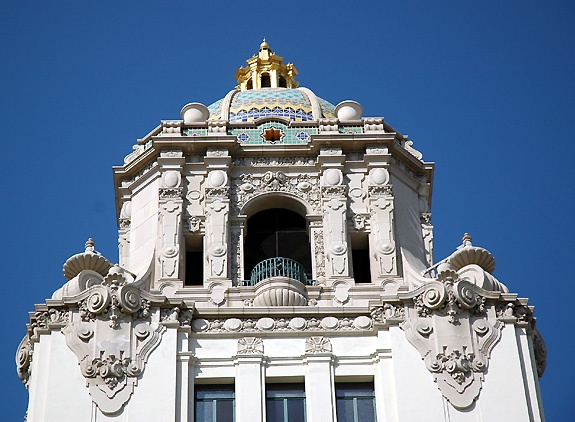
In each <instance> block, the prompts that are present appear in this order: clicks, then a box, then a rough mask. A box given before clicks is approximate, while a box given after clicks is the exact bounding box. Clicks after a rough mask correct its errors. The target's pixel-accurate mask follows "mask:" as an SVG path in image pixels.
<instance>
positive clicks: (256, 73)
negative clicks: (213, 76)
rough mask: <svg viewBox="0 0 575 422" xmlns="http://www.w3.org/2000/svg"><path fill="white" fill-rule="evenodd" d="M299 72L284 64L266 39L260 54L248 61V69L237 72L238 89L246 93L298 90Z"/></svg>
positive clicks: (261, 45)
mask: <svg viewBox="0 0 575 422" xmlns="http://www.w3.org/2000/svg"><path fill="white" fill-rule="evenodd" d="M296 75H297V70H296V68H295V66H294V65H293V64H291V63H288V64H284V62H283V58H282V57H279V56H278V55H276V54H275V53H274V52H273V51H272V49H271V48H270V45H269V44H268V41H267V40H266V39H265V38H264V40H263V42H262V43H261V44H260V49H259V51H258V54H257V55H255V56H253V57H251V58H250V59H248V60H247V66H246V67H240V68H239V69H238V70H237V71H236V75H235V78H236V79H237V81H238V86H237V87H236V89H239V90H241V91H246V90H249V89H261V88H297V87H298V85H299V84H298V83H297V82H296V81H295V76H296Z"/></svg>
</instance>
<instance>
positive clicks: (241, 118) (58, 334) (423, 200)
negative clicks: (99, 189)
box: [17, 40, 546, 422]
mask: <svg viewBox="0 0 575 422" xmlns="http://www.w3.org/2000/svg"><path fill="white" fill-rule="evenodd" d="M296 75H297V70H296V68H295V66H294V65H292V64H287V65H286V64H284V63H283V59H282V58H281V57H279V56H277V55H276V54H275V53H273V51H272V50H271V48H270V46H269V45H268V43H267V42H266V41H265V40H264V42H263V43H262V44H261V46H260V49H259V52H258V54H257V55H254V56H253V57H252V58H251V59H249V60H248V61H247V66H246V67H245V68H244V67H242V68H240V69H238V71H237V72H236V78H237V81H238V85H237V87H236V88H235V89H233V90H231V91H230V92H229V93H228V94H227V95H225V96H224V98H222V99H221V100H219V101H217V102H215V103H214V104H212V105H210V106H208V107H206V106H204V105H203V104H200V103H190V104H187V105H186V106H184V108H183V109H182V112H181V116H182V120H166V121H162V122H161V124H160V125H159V126H158V127H157V128H155V129H154V130H152V131H151V132H150V133H149V134H148V135H146V136H145V137H144V138H142V139H139V140H138V142H137V144H136V145H135V146H134V147H133V152H132V153H131V154H129V155H128V156H127V157H126V158H125V159H124V164H123V165H121V166H117V167H114V185H115V191H116V209H117V217H118V227H119V262H118V264H113V263H112V262H111V261H109V260H108V259H106V258H105V257H103V256H102V255H101V254H99V253H98V252H97V251H96V249H95V245H94V242H93V241H92V240H91V239H90V240H88V242H87V243H86V245H85V251H84V252H81V253H79V254H77V255H74V256H72V257H71V258H69V259H68V260H67V261H66V263H65V264H64V276H65V278H66V279H67V282H66V283H65V284H64V285H63V286H62V287H61V288H60V289H59V290H57V291H56V292H55V293H54V295H53V296H52V298H51V299H48V300H46V303H45V304H41V305H36V309H35V312H34V313H31V314H30V324H29V325H28V330H27V335H26V337H25V338H24V339H23V341H22V343H21V344H20V346H19V348H18V354H17V366H18V373H19V375H20V377H21V379H22V381H23V382H24V384H26V386H27V388H28V389H29V394H30V402H29V408H28V422H39V421H43V422H52V421H58V422H61V421H87V420H90V421H92V422H100V421H122V422H128V421H163V422H167V421H176V422H191V421H198V422H199V421H202V422H203V421H237V422H260V421H261V422H263V421H269V422H272V421H273V422H275V421H281V422H284V421H290V422H293V421H304V420H305V421H307V422H335V421H338V422H370V421H376V420H377V421H379V422H391V421H417V420H426V421H438V422H439V421H442V422H443V421H451V422H454V421H470V420H473V421H499V420H505V421H526V420H530V421H542V420H544V416H543V408H542V404H541V396H540V391H539V377H540V376H541V375H542V373H543V371H544V369H545V359H546V349H545V344H544V342H543V340H542V338H541V336H540V335H539V332H538V331H537V328H536V327H535V318H534V317H533V308H532V307H530V306H528V304H527V300H526V299H521V298H518V296H517V294H514V293H509V291H508V289H507V287H506V286H505V285H503V284H502V283H500V282H499V281H498V280H497V279H496V278H495V277H494V276H493V275H492V273H493V271H494V269H495V260H494V258H493V256H492V255H491V254H490V253H489V252H488V251H487V250H485V249H483V248H481V247H477V246H474V245H473V244H472V239H471V237H470V236H469V235H467V234H465V236H464V237H463V243H462V244H461V245H460V246H459V247H458V248H457V249H456V250H455V251H454V252H453V254H451V255H450V256H448V257H446V258H444V259H441V260H440V261H438V262H437V263H434V260H433V226H432V225H431V214H430V206H431V196H432V185H433V168H434V164H433V163H429V162H424V161H423V160H422V155H421V154H420V153H419V152H418V151H416V150H415V149H414V148H413V146H412V142H411V141H409V140H408V138H407V136H403V135H401V134H400V133H399V132H397V131H396V130H395V129H393V128H392V127H391V126H390V125H389V124H387V123H386V122H385V121H384V119H383V118H381V117H377V118H371V117H370V118H365V117H362V114H363V109H362V107H361V105H360V104H358V103H357V102H355V101H342V102H340V103H339V104H338V105H337V106H335V107H334V106H333V105H332V104H331V103H329V102H328V101H326V100H323V99H322V98H319V97H318V96H316V95H315V94H314V92H313V91H311V90H310V89H308V88H302V87H299V85H298V83H297V82H296V81H295V77H296Z"/></svg>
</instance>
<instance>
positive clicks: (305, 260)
mask: <svg viewBox="0 0 575 422" xmlns="http://www.w3.org/2000/svg"><path fill="white" fill-rule="evenodd" d="M276 257H283V258H290V259H293V260H294V261H297V262H299V263H300V264H301V265H303V267H304V268H305V271H306V273H307V277H308V279H310V280H311V278H312V272H311V249H310V243H309V237H308V234H307V222H306V219H305V218H304V217H302V216H301V215H300V214H298V213H296V212H294V211H291V210H288V209H283V208H271V209H267V210H264V211H260V212H258V213H256V214H254V215H253V216H252V217H250V218H249V219H248V221H247V236H246V238H245V242H244V277H245V278H246V279H248V278H249V277H250V275H251V272H252V269H253V268H254V266H255V265H256V264H257V263H259V262H261V261H263V260H264V259H268V258H276Z"/></svg>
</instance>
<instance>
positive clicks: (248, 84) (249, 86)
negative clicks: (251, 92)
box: [247, 79, 254, 89]
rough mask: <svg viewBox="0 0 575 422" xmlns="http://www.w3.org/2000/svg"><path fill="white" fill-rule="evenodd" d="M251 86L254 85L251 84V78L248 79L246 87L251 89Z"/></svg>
mask: <svg viewBox="0 0 575 422" xmlns="http://www.w3.org/2000/svg"><path fill="white" fill-rule="evenodd" d="M253 87H254V85H253V83H252V80H251V79H250V80H249V81H248V83H247V88H248V89H253Z"/></svg>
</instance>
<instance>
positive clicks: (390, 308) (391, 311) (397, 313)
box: [371, 303, 405, 323]
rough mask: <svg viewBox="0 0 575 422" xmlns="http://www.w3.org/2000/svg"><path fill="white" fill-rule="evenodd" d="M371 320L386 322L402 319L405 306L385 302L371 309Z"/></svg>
mask: <svg viewBox="0 0 575 422" xmlns="http://www.w3.org/2000/svg"><path fill="white" fill-rule="evenodd" d="M371 318H372V319H373V322H380V323H386V322H387V320H404V319H405V308H404V307H403V306H402V305H392V304H391V303H386V304H384V305H383V306H377V307H375V308H372V309H371Z"/></svg>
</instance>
